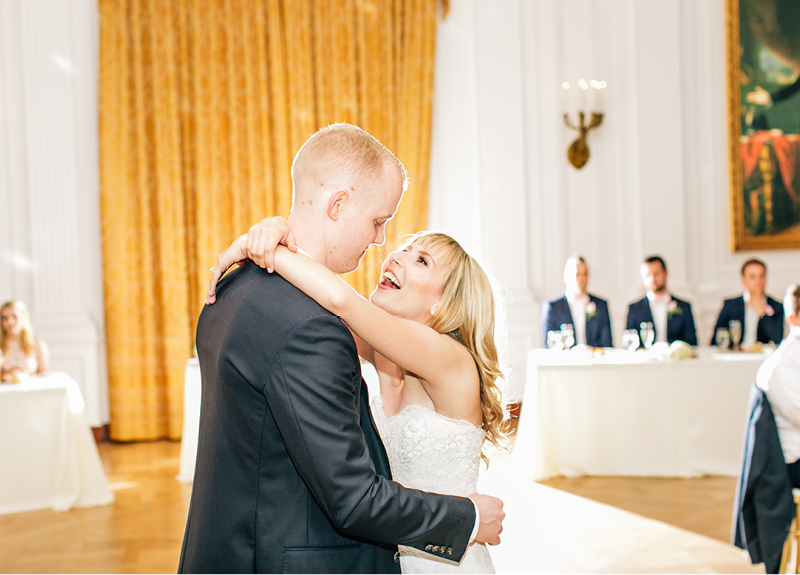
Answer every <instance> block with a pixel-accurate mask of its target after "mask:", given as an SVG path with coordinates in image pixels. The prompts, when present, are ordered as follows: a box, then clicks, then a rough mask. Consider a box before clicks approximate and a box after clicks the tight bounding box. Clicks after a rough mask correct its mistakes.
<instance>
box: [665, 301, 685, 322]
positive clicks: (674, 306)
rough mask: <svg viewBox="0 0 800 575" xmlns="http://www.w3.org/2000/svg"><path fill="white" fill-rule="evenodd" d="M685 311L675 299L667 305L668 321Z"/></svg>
mask: <svg viewBox="0 0 800 575" xmlns="http://www.w3.org/2000/svg"><path fill="white" fill-rule="evenodd" d="M682 313H683V310H682V309H681V308H679V307H678V302H676V301H675V300H674V299H673V300H670V302H669V303H668V304H667V319H670V318H671V317H672V316H673V315H681V314H682Z"/></svg>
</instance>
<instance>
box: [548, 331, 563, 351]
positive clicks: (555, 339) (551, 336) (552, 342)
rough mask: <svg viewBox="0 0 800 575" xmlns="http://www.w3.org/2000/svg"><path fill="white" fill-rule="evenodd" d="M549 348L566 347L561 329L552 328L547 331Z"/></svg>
mask: <svg viewBox="0 0 800 575" xmlns="http://www.w3.org/2000/svg"><path fill="white" fill-rule="evenodd" d="M547 349H564V343H563V342H562V340H561V332H560V331H558V330H552V329H551V330H550V331H548V332H547Z"/></svg>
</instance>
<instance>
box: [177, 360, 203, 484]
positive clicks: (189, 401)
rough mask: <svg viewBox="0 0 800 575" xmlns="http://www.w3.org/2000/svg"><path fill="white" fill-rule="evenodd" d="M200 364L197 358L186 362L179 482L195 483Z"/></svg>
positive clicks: (198, 424) (198, 428)
mask: <svg viewBox="0 0 800 575" xmlns="http://www.w3.org/2000/svg"><path fill="white" fill-rule="evenodd" d="M201 389H202V382H201V379H200V363H199V362H198V361H197V358H191V359H189V360H188V361H187V362H186V371H185V372H184V378H183V432H182V434H181V462H180V467H179V469H178V477H177V479H178V481H181V482H183V483H191V482H192V481H194V464H195V461H196V460H197V436H198V435H199V433H200V392H201Z"/></svg>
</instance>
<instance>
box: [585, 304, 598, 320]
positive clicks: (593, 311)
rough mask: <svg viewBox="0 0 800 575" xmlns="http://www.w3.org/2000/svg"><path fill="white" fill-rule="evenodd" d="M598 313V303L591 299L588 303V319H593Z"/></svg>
mask: <svg viewBox="0 0 800 575" xmlns="http://www.w3.org/2000/svg"><path fill="white" fill-rule="evenodd" d="M596 315H597V304H596V303H594V302H593V301H590V302H589V303H587V304H586V319H592V318H593V317H595V316H596Z"/></svg>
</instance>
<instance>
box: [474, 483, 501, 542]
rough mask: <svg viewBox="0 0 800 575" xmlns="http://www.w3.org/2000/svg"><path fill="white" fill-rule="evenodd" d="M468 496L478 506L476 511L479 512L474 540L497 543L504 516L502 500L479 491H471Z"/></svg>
mask: <svg viewBox="0 0 800 575" xmlns="http://www.w3.org/2000/svg"><path fill="white" fill-rule="evenodd" d="M469 498H470V499H471V500H472V502H473V503H475V505H477V506H478V512H479V513H480V523H479V525H478V534H477V535H476V536H475V541H477V542H478V543H488V544H489V545H497V544H498V543H500V533H502V532H503V519H505V516H506V514H505V513H504V512H503V502H502V501H501V500H500V499H498V498H497V497H492V496H491V495H481V494H480V493H473V494H472V495H470V496H469Z"/></svg>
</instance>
